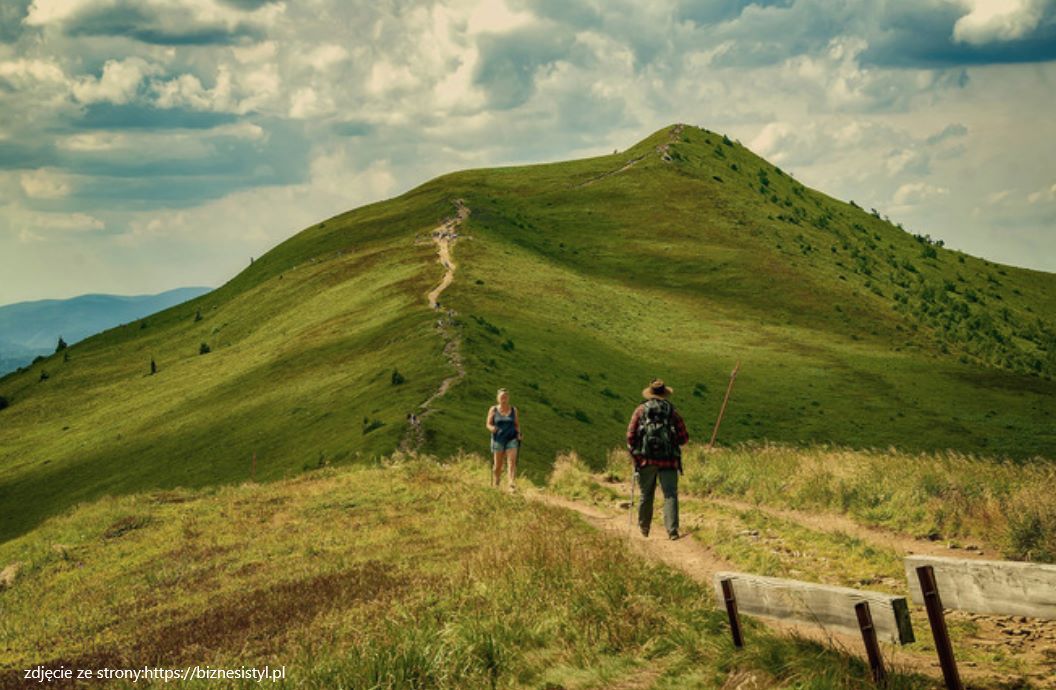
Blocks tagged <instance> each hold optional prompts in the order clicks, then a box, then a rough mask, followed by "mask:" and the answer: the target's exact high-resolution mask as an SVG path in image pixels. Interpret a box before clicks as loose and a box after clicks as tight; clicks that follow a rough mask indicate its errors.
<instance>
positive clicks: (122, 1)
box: [24, 0, 285, 45]
mask: <svg viewBox="0 0 1056 690" xmlns="http://www.w3.org/2000/svg"><path fill="white" fill-rule="evenodd" d="M284 10H285V5H284V4H282V3H277V4H271V3H264V4H261V3H230V2H229V3H220V2H216V1H215V0H137V1H133V0H33V4H32V5H31V6H30V7H29V12H28V14H27V16H26V18H25V21H24V23H25V24H26V25H27V26H31V27H42V28H43V27H51V26H54V27H58V28H60V29H61V30H62V31H63V32H65V33H66V34H68V35H71V36H120V37H126V38H134V39H136V40H138V41H142V42H144V43H151V44H160V45H206V44H225V43H233V42H237V41H239V40H243V39H253V38H259V37H260V36H262V35H263V33H264V31H265V30H266V29H267V28H268V27H270V26H273V25H274V23H275V21H276V20H277V19H278V17H279V16H280V15H281V14H282V13H283V11H284Z"/></svg>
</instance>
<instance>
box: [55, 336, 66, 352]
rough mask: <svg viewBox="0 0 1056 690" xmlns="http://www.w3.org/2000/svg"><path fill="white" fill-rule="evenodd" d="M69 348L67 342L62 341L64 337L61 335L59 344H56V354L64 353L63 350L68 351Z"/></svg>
mask: <svg viewBox="0 0 1056 690" xmlns="http://www.w3.org/2000/svg"><path fill="white" fill-rule="evenodd" d="M67 347H68V346H67V345H66V341H65V340H63V339H62V336H61V335H60V336H59V342H58V344H56V345H55V352H62V351H63V350H65V349H66V348H67Z"/></svg>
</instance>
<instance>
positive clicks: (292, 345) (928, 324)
mask: <svg viewBox="0 0 1056 690" xmlns="http://www.w3.org/2000/svg"><path fill="white" fill-rule="evenodd" d="M1053 314H1056V275H1053V274H1048V273H1042V272H1037V271H1029V270H1024V269H1019V268H1013V267H1010V266H1002V265H998V264H995V263H992V262H989V261H985V260H983V259H979V258H975V257H972V256H968V255H966V254H963V253H959V252H954V251H951V250H948V249H946V248H945V247H943V246H942V245H941V243H940V242H935V241H932V240H931V239H930V238H929V237H928V236H926V235H913V234H910V233H907V232H905V231H903V230H902V229H901V228H899V227H897V226H896V225H893V224H891V223H890V222H888V221H887V220H886V219H885V218H884V217H882V215H881V214H880V213H879V212H878V211H875V210H864V209H862V208H859V207H858V206H857V205H856V204H854V203H853V202H849V203H844V202H841V201H838V200H835V199H833V198H831V197H828V196H826V195H824V194H822V193H820V192H818V191H815V190H812V189H809V188H807V187H805V186H804V185H802V184H800V183H799V182H798V181H797V180H795V179H794V178H793V177H792V176H791V175H790V174H788V173H786V172H785V171H782V170H781V169H780V168H777V167H775V166H773V165H771V164H770V163H768V162H767V161H765V160H763V159H761V158H759V157H758V156H755V155H754V154H752V153H751V152H750V151H748V150H747V149H746V148H744V147H743V146H741V145H740V144H738V143H736V142H734V141H732V140H730V139H729V138H728V137H726V136H723V135H721V134H716V133H714V132H710V131H708V130H705V129H701V128H698V127H692V126H688V125H675V126H671V127H666V128H664V129H662V130H660V131H658V132H656V133H655V134H653V135H651V136H650V137H648V138H646V139H645V140H643V141H641V142H639V143H638V144H636V145H634V146H633V147H631V148H630V149H628V150H626V151H624V152H620V153H614V154H612V155H607V156H599V157H596V158H590V159H584V160H576V161H569V162H561V163H552V164H544V165H531V166H519V167H507V168H494V169H482V170H469V171H463V172H458V173H452V174H449V175H444V176H442V177H439V178H436V179H434V180H431V181H429V182H427V183H425V184H423V185H421V186H419V187H417V188H415V189H412V190H410V191H408V192H407V193H405V194H403V195H401V196H399V197H396V198H394V199H390V200H387V201H383V202H379V203H375V204H370V205H368V206H364V207H361V208H358V209H355V210H353V211H349V212H347V213H344V214H342V215H340V216H337V217H334V218H331V219H328V220H326V221H324V222H321V223H318V224H316V225H313V226H311V227H309V228H307V229H305V230H303V231H301V232H300V233H298V234H296V235H294V236H293V237H291V238H290V239H288V240H286V241H285V242H283V243H282V244H280V245H278V246H277V247H275V248H274V249H273V250H271V251H270V252H268V253H267V254H266V255H265V256H263V257H261V258H260V259H258V260H257V261H255V262H254V263H253V264H252V265H251V266H250V267H248V268H247V269H246V270H244V271H243V272H242V273H240V274H239V275H237V276H235V277H234V278H233V279H232V280H231V281H229V282H228V283H227V284H225V285H224V286H222V287H221V288H219V289H217V290H215V291H213V292H211V293H209V294H207V295H204V296H202V297H199V298H197V299H195V300H192V301H191V302H188V303H185V304H182V305H180V306H177V307H174V308H171V309H168V310H165V311H162V312H159V313H157V314H155V315H153V316H150V317H148V318H146V319H143V320H140V321H137V322H134V323H131V324H127V325H125V326H122V327H118V328H115V329H112V330H110V331H107V332H105V333H103V334H100V335H98V336H95V337H92V338H89V339H87V340H85V341H83V342H81V343H78V344H76V345H75V346H72V347H70V348H69V349H68V351H67V355H66V356H65V357H64V356H63V355H61V354H60V355H57V356H53V357H51V358H49V359H47V360H45V361H43V362H39V363H38V364H35V365H34V366H33V367H30V368H29V369H27V370H25V371H22V372H20V373H17V374H13V375H10V376H7V377H5V378H3V379H0V396H3V398H4V400H6V402H7V407H6V408H5V409H3V410H0V417H2V419H3V423H2V424H0V449H2V450H0V495H3V496H5V497H6V498H7V499H8V500H5V501H4V502H3V505H4V508H3V509H2V511H3V512H2V514H0V539H6V538H10V537H11V536H14V535H16V534H19V533H21V532H23V531H25V530H26V529H28V528H30V527H31V526H32V525H34V524H36V522H38V521H39V520H40V519H42V518H43V517H45V516H47V515H50V514H53V513H55V512H58V511H60V510H63V509H65V508H66V507H68V506H70V505H73V504H74V503H77V502H79V501H81V500H85V499H88V498H92V497H96V496H99V495H103V494H107V493H110V494H121V493H129V492H133V491H137V490H140V489H143V488H170V487H175V486H190V487H194V486H205V485H210V484H217V483H224V482H232V481H241V480H243V479H245V478H248V477H249V476H251V475H252V476H255V477H257V478H259V479H266V478H276V477H281V476H283V475H287V474H290V473H295V472H301V471H305V470H311V469H312V468H315V467H320V466H324V465H328V464H337V463H347V462H355V461H357V460H359V461H362V460H367V459H369V458H371V457H377V456H380V455H383V454H388V453H391V452H393V451H394V450H396V449H398V448H403V449H405V450H408V451H420V452H428V453H433V454H437V455H441V456H446V455H449V454H453V453H456V452H458V451H459V450H460V449H461V450H465V451H479V452H482V453H483V452H486V450H487V436H486V431H485V430H484V417H485V414H486V412H487V408H488V406H489V405H490V404H491V402H492V400H493V399H494V395H495V390H496V389H497V388H498V387H500V386H502V387H506V388H508V389H509V390H510V391H511V395H512V401H513V403H514V404H515V405H517V406H518V408H519V409H520V410H521V413H522V423H523V426H524V433H525V445H524V447H523V448H522V467H524V468H525V469H526V470H527V471H528V473H529V474H530V475H533V476H534V477H536V478H539V477H542V476H543V475H545V474H546V473H547V472H548V470H549V467H550V465H551V462H552V459H553V456H554V454H555V452H557V451H559V450H569V449H571V450H576V451H578V452H579V453H580V454H581V455H582V456H583V457H585V458H586V459H587V460H588V461H592V462H598V461H600V460H601V458H602V456H604V455H605V453H606V452H607V451H608V450H609V449H612V448H618V447H620V446H621V445H622V443H623V440H622V434H623V429H624V427H625V425H626V421H627V419H628V417H629V416H630V413H631V411H632V410H633V407H634V405H635V404H636V403H637V402H638V400H639V396H640V391H641V390H642V388H643V386H644V385H645V384H646V383H647V382H648V381H649V380H650V379H651V378H653V377H655V376H661V377H663V378H664V379H665V380H666V381H667V382H668V383H669V384H670V385H671V386H672V387H674V389H675V391H676V392H675V397H674V398H673V400H674V402H675V403H676V405H678V407H679V409H680V411H681V412H682V414H683V416H684V417H685V418H686V420H687V422H688V425H689V431H690V434H691V436H692V437H693V438H696V439H698V440H700V439H706V438H707V436H708V435H710V432H711V427H712V424H713V423H714V420H715V415H716V413H717V411H718V407H719V403H720V402H721V398H722V394H723V392H724V390H725V386H726V381H727V378H728V374H729V371H730V369H731V368H732V367H733V365H734V363H735V362H737V361H740V362H741V374H740V376H739V377H738V379H737V383H736V388H735V389H734V393H733V397H732V401H731V404H730V409H729V412H728V416H727V418H726V421H725V422H724V426H723V428H722V432H721V434H720V442H727V443H728V442H736V441H746V440H764V439H766V440H775V441H783V442H791V443H835V444H842V445H849V446H855V447H869V446H881V447H886V446H896V447H899V448H902V449H905V450H910V451H917V450H920V451H924V450H934V449H944V448H953V449H958V450H961V451H966V452H973V453H986V454H995V455H999V456H1012V457H1016V458H1028V457H1031V456H1035V455H1047V456H1051V455H1053V449H1054V448H1056V432H1054V431H1053V429H1054V428H1056V425H1054V424H1053V421H1054V416H1056V409H1054V408H1056V404H1054V402H1053V401H1054V400H1056V396H1054V394H1056V383H1054V382H1053V380H1052V377H1053V374H1054V373H1056V320H1054V318H1053ZM151 360H153V361H154V362H155V363H156V373H154V374H151V367H150V362H151Z"/></svg>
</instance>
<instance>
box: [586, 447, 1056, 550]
mask: <svg viewBox="0 0 1056 690" xmlns="http://www.w3.org/2000/svg"><path fill="white" fill-rule="evenodd" d="M683 457H684V463H683V464H684V467H685V476H684V477H683V479H682V482H681V485H680V487H681V490H682V491H684V492H686V493H687V494H690V495H697V496H709V495H717V496H728V497H732V498H737V499H743V500H745V501H748V502H752V503H757V504H760V505H770V506H779V507H787V508H794V509H801V510H806V511H811V512H822V513H824V512H829V513H838V514H846V515H849V516H851V517H853V518H854V519H855V520H856V521H858V522H860V523H862V524H864V525H876V526H880V527H885V528H890V529H892V530H895V531H897V532H902V533H905V534H908V535H910V536H913V537H918V538H926V539H932V540H943V541H947V542H953V543H954V544H958V545H961V546H963V545H964V544H968V543H971V542H973V541H974V542H980V543H983V544H986V545H989V546H992V547H994V548H996V549H998V550H1000V551H1001V552H1002V553H1003V554H1004V555H1005V557H1007V558H1010V559H1016V560H1032V561H1039V562H1048V563H1051V562H1056V504H1054V503H1053V501H1052V500H1051V496H1050V495H1049V491H1050V487H1051V486H1053V484H1054V482H1056V465H1053V464H1052V463H1051V462H1034V463H1023V462H1014V461H1010V460H1001V459H994V458H987V457H978V456H973V455H969V454H964V453H957V452H954V451H947V452H942V453H905V452H901V451H897V450H894V449H889V450H851V449H846V448H836V447H829V446H814V447H810V448H797V447H791V446H787V445H779V444H756V443H746V444H740V445H735V446H732V447H717V448H715V449H713V450H711V451H708V450H706V448H705V447H704V446H703V445H702V444H690V445H688V446H687V447H686V449H685V453H684V456H683ZM607 467H608V469H607V471H608V472H609V473H610V475H611V476H613V477H616V478H620V479H625V478H626V475H627V472H628V461H627V455H626V452H624V451H616V450H614V451H612V452H611V453H610V454H609V459H608V466H607Z"/></svg>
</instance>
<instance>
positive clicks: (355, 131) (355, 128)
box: [333, 120, 374, 137]
mask: <svg viewBox="0 0 1056 690" xmlns="http://www.w3.org/2000/svg"><path fill="white" fill-rule="evenodd" d="M333 130H334V134H337V135H340V136H343V137H365V136H367V135H368V134H370V133H371V132H373V131H374V127H373V126H372V125H371V124H370V123H367V122H357V121H356V120H349V121H348V122H338V123H335V124H334V125H333Z"/></svg>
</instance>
